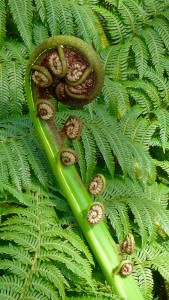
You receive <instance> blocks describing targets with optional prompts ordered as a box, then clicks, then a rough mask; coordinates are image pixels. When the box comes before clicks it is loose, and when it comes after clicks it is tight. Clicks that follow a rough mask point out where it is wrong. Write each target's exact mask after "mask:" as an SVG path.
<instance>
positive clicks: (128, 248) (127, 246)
mask: <svg viewBox="0 0 169 300" xmlns="http://www.w3.org/2000/svg"><path fill="white" fill-rule="evenodd" d="M134 247H135V241H134V237H133V235H132V234H131V233H129V234H127V235H126V236H125V238H124V240H123V241H122V243H121V249H122V250H123V251H124V252H125V253H126V254H128V255H130V254H132V253H133V251H134Z"/></svg>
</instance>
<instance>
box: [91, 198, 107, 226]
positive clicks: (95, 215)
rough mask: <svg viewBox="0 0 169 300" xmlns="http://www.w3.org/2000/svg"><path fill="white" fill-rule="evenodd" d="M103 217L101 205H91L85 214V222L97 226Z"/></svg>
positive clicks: (96, 203) (97, 203)
mask: <svg viewBox="0 0 169 300" xmlns="http://www.w3.org/2000/svg"><path fill="white" fill-rule="evenodd" d="M103 217H104V207H103V205H102V204H101V203H99V202H95V203H93V204H92V205H91V206H90V208H89V210H88V213H87V221H88V223H89V224H98V223H99V222H100V221H101V220H102V219H103Z"/></svg>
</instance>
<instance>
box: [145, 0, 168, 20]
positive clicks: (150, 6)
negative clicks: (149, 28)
mask: <svg viewBox="0 0 169 300" xmlns="http://www.w3.org/2000/svg"><path fill="white" fill-rule="evenodd" d="M144 5H145V9H146V11H147V12H148V14H149V15H153V16H157V15H159V13H160V12H161V11H163V10H164V8H165V5H164V1H161V0H144Z"/></svg>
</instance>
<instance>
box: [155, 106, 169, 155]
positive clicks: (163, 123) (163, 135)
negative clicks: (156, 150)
mask: <svg viewBox="0 0 169 300" xmlns="http://www.w3.org/2000/svg"><path fill="white" fill-rule="evenodd" d="M154 114H155V115H156V116H157V120H158V126H159V128H160V139H161V143H162V147H163V151H164V152H165V147H166V143H167V141H168V137H169V113H168V111H167V110H166V109H162V108H161V109H159V110H155V111H154Z"/></svg>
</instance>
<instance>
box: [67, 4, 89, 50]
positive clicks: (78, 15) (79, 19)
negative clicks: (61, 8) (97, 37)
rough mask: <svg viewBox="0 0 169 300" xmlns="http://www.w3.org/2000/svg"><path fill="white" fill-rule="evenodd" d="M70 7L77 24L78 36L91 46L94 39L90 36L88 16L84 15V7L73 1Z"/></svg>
mask: <svg viewBox="0 0 169 300" xmlns="http://www.w3.org/2000/svg"><path fill="white" fill-rule="evenodd" d="M70 7H71V12H72V15H73V18H74V20H75V23H76V24H77V35H78V36H79V37H81V38H83V39H84V40H85V41H86V42H88V43H89V44H91V43H92V37H91V34H90V29H89V25H88V23H87V21H86V16H85V15H84V14H83V10H82V7H81V6H80V5H77V4H76V3H74V2H73V1H72V2H70Z"/></svg>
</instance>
